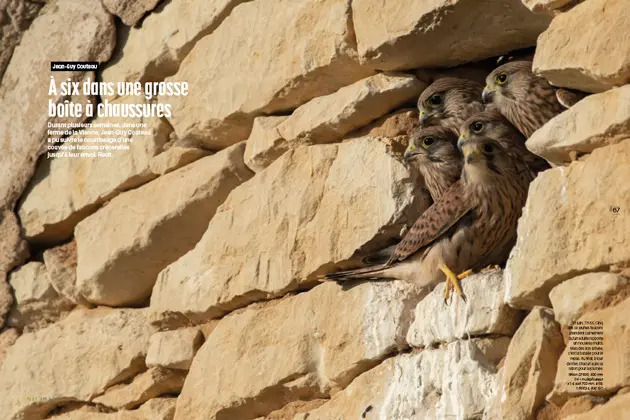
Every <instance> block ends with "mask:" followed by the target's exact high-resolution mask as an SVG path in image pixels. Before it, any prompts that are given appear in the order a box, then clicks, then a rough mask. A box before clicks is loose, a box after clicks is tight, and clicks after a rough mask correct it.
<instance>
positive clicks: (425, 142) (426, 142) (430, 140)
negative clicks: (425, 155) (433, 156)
mask: <svg viewBox="0 0 630 420" xmlns="http://www.w3.org/2000/svg"><path fill="white" fill-rule="evenodd" d="M434 143H435V138H434V137H432V136H426V137H423V138H422V147H424V148H425V149H426V150H429V148H430V147H431V146H432V145H433V144H434Z"/></svg>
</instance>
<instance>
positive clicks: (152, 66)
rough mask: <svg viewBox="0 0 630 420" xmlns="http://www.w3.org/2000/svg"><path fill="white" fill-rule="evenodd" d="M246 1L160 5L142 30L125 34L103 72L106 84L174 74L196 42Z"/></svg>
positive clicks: (186, 0) (197, 0)
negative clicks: (122, 42)
mask: <svg viewBox="0 0 630 420" xmlns="http://www.w3.org/2000/svg"><path fill="white" fill-rule="evenodd" d="M110 1H112V0H110ZM123 1H124V0H123ZM153 1H154V0H143V2H145V3H151V2H153ZM243 1H244V0H218V1H213V2H211V3H209V2H207V1H205V0H178V1H176V2H173V1H163V2H161V3H160V4H159V5H158V6H157V8H156V9H155V11H154V12H153V13H151V14H150V15H148V16H147V17H146V18H145V19H144V20H143V21H142V26H139V27H133V28H128V29H126V30H124V31H123V33H124V34H125V35H126V41H125V42H124V44H122V45H120V49H119V50H118V51H116V53H115V55H114V57H112V60H111V61H110V62H109V63H108V65H107V67H106V68H105V69H104V70H103V80H104V81H106V82H123V81H142V82H146V81H149V82H156V81H161V80H164V78H166V77H167V76H171V75H173V74H175V73H176V72H177V69H178V68H179V65H180V64H181V62H182V60H183V59H184V57H186V56H187V55H188V53H189V52H190V50H192V48H193V47H194V46H195V44H196V43H197V41H199V40H200V39H201V38H203V37H204V36H206V35H208V34H210V33H212V31H214V30H215V29H216V28H217V27H218V26H219V24H220V23H221V22H223V19H225V18H226V17H227V16H228V15H229V14H230V12H231V11H232V9H233V8H234V6H236V5H238V4H240V3H242V2H243ZM129 3H131V2H129ZM182 25H185V28H184V27H182ZM184 29H185V30H184ZM182 80H185V79H182Z"/></svg>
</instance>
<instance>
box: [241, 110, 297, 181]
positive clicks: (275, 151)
mask: <svg viewBox="0 0 630 420" xmlns="http://www.w3.org/2000/svg"><path fill="white" fill-rule="evenodd" d="M286 119H287V117H286V116H280V117H256V118H255V119H254V124H253V125H252V132H251V134H250V135H249V138H248V139H247V146H246V147H245V163H246V164H247V166H249V167H250V169H251V170H252V171H254V172H260V171H262V170H263V169H265V168H266V167H267V166H269V165H271V164H272V163H273V162H274V161H275V160H276V159H278V158H279V157H280V156H282V155H283V154H284V152H286V151H287V150H289V145H288V144H287V141H286V140H285V139H283V138H282V136H281V135H280V132H279V131H278V125H279V124H281V123H282V122H283V121H285V120H286Z"/></svg>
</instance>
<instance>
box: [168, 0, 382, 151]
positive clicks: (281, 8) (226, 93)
mask: <svg viewBox="0 0 630 420" xmlns="http://www.w3.org/2000/svg"><path fill="white" fill-rule="evenodd" d="M349 3H350V2H349V1H348V0H321V1H317V2H312V1H308V0H269V1H264V2H258V1H252V2H247V3H243V4H241V5H239V6H237V7H235V8H234V10H232V13H231V14H230V15H229V16H228V17H227V18H226V19H225V20H224V21H223V23H222V24H221V26H219V27H218V28H217V29H216V30H215V31H214V32H212V33H211V34H210V35H208V36H206V37H204V38H203V39H202V40H200V41H199V42H198V43H197V44H196V45H195V48H194V49H193V51H192V52H191V53H190V54H189V55H188V56H187V57H186V59H185V60H184V61H183V62H182V64H181V66H180V68H179V71H178V72H177V74H175V75H174V76H173V77H172V78H169V79H167V80H187V81H188V82H189V83H190V85H191V86H204V88H203V89H191V91H190V94H189V95H188V96H185V97H173V98H169V99H168V101H169V103H171V104H173V117H172V118H170V119H169V121H170V122H171V124H172V125H173V127H174V128H175V131H176V132H177V135H178V136H179V138H182V139H183V138H187V139H189V140H195V141H198V142H199V143H201V144H205V145H207V146H208V147H209V148H212V149H217V148H223V147H226V146H228V145H230V144H234V143H236V142H238V141H241V140H245V139H247V137H248V136H249V134H250V131H251V128H252V122H253V120H254V117H257V116H259V115H262V114H273V113H277V112H278V111H286V110H291V109H294V108H296V107H297V106H299V105H301V104H303V103H306V102H307V101H309V100H310V99H312V98H314V97H318V96H323V95H327V94H330V93H332V92H335V91H337V90H338V89H339V88H341V87H343V86H346V85H349V84H351V83H353V82H356V81H357V80H359V79H362V78H364V77H366V76H368V75H370V74H371V73H372V71H370V70H369V69H367V68H364V67H361V66H360V65H359V63H358V60H357V57H356V45H355V41H354V31H353V28H352V19H351V11H350V4H349ZM243 28H247V30H244V29H243ZM161 30H162V29H161ZM208 69H212V71H208ZM199 104H203V106H199Z"/></svg>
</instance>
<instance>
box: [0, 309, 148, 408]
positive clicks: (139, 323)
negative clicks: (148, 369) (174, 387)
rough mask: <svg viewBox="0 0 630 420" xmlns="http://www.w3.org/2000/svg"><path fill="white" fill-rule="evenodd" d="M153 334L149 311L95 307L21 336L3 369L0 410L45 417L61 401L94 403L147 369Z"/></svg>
mask: <svg viewBox="0 0 630 420" xmlns="http://www.w3.org/2000/svg"><path fill="white" fill-rule="evenodd" d="M151 333H152V330H151V328H150V327H149V324H148V322H147V319H146V310H145V309H124V310H111V309H93V310H82V311H74V312H72V313H71V314H70V315H69V316H68V317H66V318H65V319H64V320H62V321H60V322H58V323H56V324H53V325H51V326H50V327H48V328H45V329H43V330H40V331H37V332H34V333H29V334H24V335H22V336H20V338H18V340H17V341H16V342H15V344H14V345H13V346H12V347H10V348H9V351H8V352H7V354H6V356H5V359H4V364H3V365H2V367H1V370H0V392H1V393H2V395H3V398H1V399H0V412H2V413H5V414H7V415H8V417H9V418H12V416H17V417H18V418H19V416H24V417H25V418H28V419H43V418H44V416H45V414H46V413H47V412H48V411H49V410H50V409H51V408H52V407H54V406H56V405H57V404H59V403H64V402H68V401H71V400H79V401H89V400H91V399H92V398H94V397H96V396H97V395H100V394H102V393H103V392H104V391H105V389H106V388H108V387H109V386H111V385H114V384H116V383H119V382H122V381H125V380H126V379H128V378H130V377H133V376H134V375H135V374H136V373H138V372H140V371H142V370H143V369H144V358H145V356H146V352H147V347H148V345H149V337H150V336H151Z"/></svg>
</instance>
